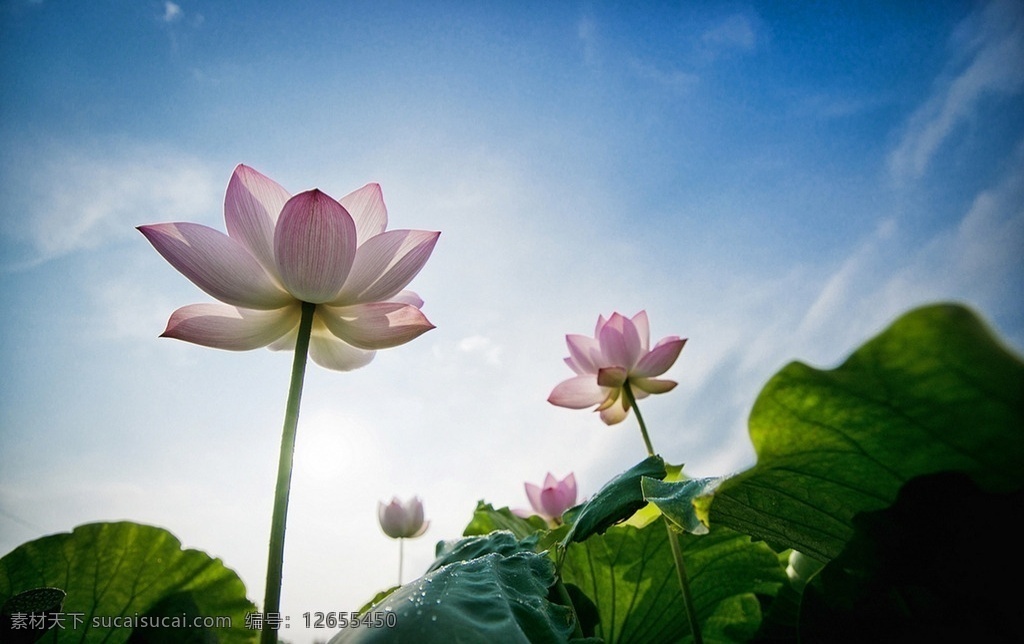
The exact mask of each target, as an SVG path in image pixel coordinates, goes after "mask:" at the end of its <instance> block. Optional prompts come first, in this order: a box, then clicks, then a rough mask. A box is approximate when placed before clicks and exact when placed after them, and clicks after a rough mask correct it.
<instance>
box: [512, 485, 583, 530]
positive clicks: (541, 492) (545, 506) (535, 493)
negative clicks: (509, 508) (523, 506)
mask: <svg viewBox="0 0 1024 644" xmlns="http://www.w3.org/2000/svg"><path fill="white" fill-rule="evenodd" d="M524 487H525V488H526V498H528V499H529V500H530V505H531V506H533V514H537V515H539V516H541V517H544V518H545V519H547V520H548V522H553V523H558V522H559V521H561V516H562V514H563V513H564V512H565V511H566V510H568V509H569V508H571V507H572V506H574V505H576V475H575V474H573V473H571V472H570V473H569V476H566V477H565V478H564V479H562V480H561V481H559V480H558V479H556V478H555V477H554V476H553V475H552V474H551V472H548V475H547V476H546V477H544V485H543V487H541V486H539V485H534V484H533V483H526V484H525V486H524ZM517 514H519V515H520V516H524V515H528V513H527V512H524V511H517Z"/></svg>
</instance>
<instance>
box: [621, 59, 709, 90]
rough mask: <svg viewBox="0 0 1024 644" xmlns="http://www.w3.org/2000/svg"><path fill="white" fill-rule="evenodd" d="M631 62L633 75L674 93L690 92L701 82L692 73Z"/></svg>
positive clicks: (637, 61) (635, 61)
mask: <svg viewBox="0 0 1024 644" xmlns="http://www.w3.org/2000/svg"><path fill="white" fill-rule="evenodd" d="M629 62H630V68H631V69H632V71H633V73H634V74H635V75H636V76H637V77H638V78H640V79H641V80H647V81H652V82H654V83H656V84H658V85H661V86H662V87H665V88H668V89H670V90H673V91H684V90H688V89H690V88H691V87H693V86H694V85H696V84H697V83H698V82H700V77H699V76H698V75H696V74H692V73H690V72H684V71H682V70H679V69H674V68H671V67H668V68H662V67H659V66H657V65H655V64H653V63H648V62H643V61H640V60H637V59H631V60H630V61H629Z"/></svg>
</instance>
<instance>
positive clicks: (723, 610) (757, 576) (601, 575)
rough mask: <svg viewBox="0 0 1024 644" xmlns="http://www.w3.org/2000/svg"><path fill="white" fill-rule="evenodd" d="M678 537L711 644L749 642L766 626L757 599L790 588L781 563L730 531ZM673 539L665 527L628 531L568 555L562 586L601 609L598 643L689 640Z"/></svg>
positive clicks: (598, 538) (614, 531) (612, 531)
mask: <svg viewBox="0 0 1024 644" xmlns="http://www.w3.org/2000/svg"><path fill="white" fill-rule="evenodd" d="M672 534H673V537H679V538H680V543H681V544H682V547H683V559H684V561H685V564H686V569H687V574H688V577H689V579H690V590H691V593H692V595H693V599H694V603H695V605H696V608H697V615H698V619H699V622H700V624H701V632H702V634H703V635H704V639H705V641H706V642H744V641H748V640H749V638H750V636H751V635H752V634H753V633H754V632H756V631H757V629H758V627H759V625H760V623H761V610H760V606H759V602H758V600H757V597H756V596H757V595H762V596H773V595H775V593H776V592H778V590H779V588H780V587H781V586H782V585H783V584H785V583H786V574H785V570H784V568H783V566H782V564H781V563H780V561H779V558H778V556H777V555H776V554H775V553H774V552H773V551H772V550H771V548H769V547H768V546H767V545H765V544H764V543H763V542H753V541H751V539H750V537H748V536H747V535H743V534H738V533H736V532H733V531H732V530H729V529H728V528H725V527H722V526H715V525H712V527H711V530H710V532H709V533H708V534H707V535H704V536H701V537H695V536H693V535H689V534H684V535H677V534H676V533H675V532H673V533H672ZM668 535H669V532H668V530H667V527H666V525H665V523H664V522H663V521H655V522H653V523H650V524H649V525H647V526H645V527H643V528H635V527H633V526H629V525H620V526H613V527H611V528H609V529H608V530H607V531H606V532H605V533H604V534H602V535H595V536H592V537H591V538H590V539H588V540H587V541H585V542H582V543H573V544H571V545H570V546H569V548H568V549H567V551H566V555H565V559H564V561H563V563H562V570H561V572H562V579H563V580H564V581H565V583H566V584H567V585H568V584H572V585H574V586H576V587H578V588H579V589H580V590H581V591H582V592H583V593H585V594H586V595H587V596H588V597H589V598H590V600H591V601H592V602H593V603H594V604H595V605H596V606H597V612H598V615H599V616H600V620H601V621H600V622H599V623H598V624H597V626H596V628H595V635H596V636H598V637H601V638H603V639H604V641H605V642H607V643H608V644H613V643H617V642H639V643H644V644H646V643H647V642H678V641H680V640H681V639H682V638H683V637H684V636H686V635H688V634H689V630H690V629H689V625H688V622H687V618H686V613H685V609H684V608H683V599H682V593H681V592H680V590H679V582H678V580H677V577H676V569H675V563H674V560H673V558H672V550H671V547H670V546H669V542H668Z"/></svg>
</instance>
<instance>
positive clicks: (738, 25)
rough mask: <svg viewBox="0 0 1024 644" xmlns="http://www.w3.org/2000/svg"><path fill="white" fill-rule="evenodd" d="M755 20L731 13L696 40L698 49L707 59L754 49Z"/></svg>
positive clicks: (755, 46) (756, 29)
mask: <svg viewBox="0 0 1024 644" xmlns="http://www.w3.org/2000/svg"><path fill="white" fill-rule="evenodd" d="M758 32H759V29H758V24H757V20H756V19H755V18H753V17H751V16H749V15H746V14H733V15H731V16H728V17H726V18H724V19H723V20H721V21H719V22H718V23H717V24H715V25H714V26H712V27H709V28H708V29H706V30H705V31H704V33H702V34H701V36H700V39H699V40H698V50H699V51H700V53H701V55H702V56H703V57H704V58H705V59H708V60H715V59H717V58H720V57H722V56H725V55H728V54H733V53H740V54H746V53H750V52H752V51H754V50H755V49H756V48H757V44H758V39H759V35H758Z"/></svg>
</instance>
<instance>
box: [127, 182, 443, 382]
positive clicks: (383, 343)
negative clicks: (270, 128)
mask: <svg viewBox="0 0 1024 644" xmlns="http://www.w3.org/2000/svg"><path fill="white" fill-rule="evenodd" d="M224 219H225V222H226V224H227V231H228V234H226V235H225V234H224V233H222V232H220V231H218V230H214V229H212V228H209V227H207V226H202V225H200V224H193V223H170V224H155V225H151V226H140V227H139V230H140V231H141V232H142V234H143V235H145V236H146V238H147V239H148V240H149V241H150V243H152V244H153V247H154V248H156V250H157V251H158V252H159V253H160V254H161V255H163V256H164V259H166V260H167V261H168V262H170V264H171V265H172V266H174V267H175V268H176V269H178V271H180V272H181V273H182V274H183V275H184V276H185V277H187V278H188V279H190V280H191V281H192V282H193V283H194V284H195V285H196V286H198V287H199V288H201V289H202V290H203V291H205V292H206V293H208V294H210V295H212V296H213V297H215V298H216V299H218V300H220V301H221V302H223V304H215V303H206V304H192V305H190V306H185V307H183V308H180V309H178V310H177V311H175V312H174V313H173V314H172V315H171V319H170V320H169V321H168V323H167V329H166V330H165V331H164V332H163V334H162V335H163V336H165V337H170V338H177V339H179V340H185V341H187V342H193V343H195V344H201V345H203V346H208V347H216V348H218V349H229V350H234V351H246V350H249V349H256V348H259V347H270V348H271V349H275V350H279V349H287V350H291V349H294V347H295V338H296V335H297V333H298V324H299V318H300V311H301V308H302V303H303V302H308V303H312V304H316V312H315V316H314V320H313V329H312V335H311V339H310V345H309V353H310V356H311V357H312V358H313V360H314V361H315V362H316V363H317V364H319V365H321V366H323V367H327V368H328V369H336V370H339V371H348V370H350V369H356V368H358V367H362V366H364V365H366V364H367V363H368V362H370V360H372V359H373V356H374V353H375V351H376V350H377V349H384V348H388V347H393V346H396V345H399V344H403V343H405V342H408V341H410V340H412V339H413V338H415V337H417V336H419V335H420V334H422V333H424V332H426V331H428V330H430V329H432V328H434V326H433V325H432V324H431V323H430V322H429V321H428V320H427V318H426V317H425V316H424V315H423V313H422V312H421V311H420V307H421V306H423V300H421V299H420V298H419V296H418V295H416V294H415V293H413V292H412V291H405V290H403V289H404V288H405V286H406V285H407V284H408V283H409V282H410V281H412V278H413V277H415V276H416V274H417V273H419V271H420V269H421V268H423V265H424V264H425V263H426V261H427V258H429V257H430V253H431V252H432V251H433V249H434V244H435V243H436V242H437V238H438V235H440V233H437V232H428V231H423V230H390V231H387V232H385V228H386V227H387V209H386V208H385V207H384V199H383V197H382V196H381V190H380V186H379V185H377V184H375V183H371V184H367V185H366V186H363V187H362V188H360V189H359V190H356V191H355V192H353V193H351V194H349V195H347V196H345V197H343V198H342V199H340V200H337V201H336V200H334V199H332V198H331V197H329V196H327V195H326V194H324V193H322V192H320V191H319V190H309V191H307V192H302V193H300V194H297V195H295V196H291V195H290V194H289V193H288V192H287V191H286V190H285V189H284V188H282V187H281V186H280V185H278V184H277V183H276V182H274V181H273V180H271V179H269V178H267V177H265V176H263V175H262V174H260V173H259V172H257V171H255V170H253V169H252V168H249V167H247V166H244V165H239V166H238V167H237V168H235V171H234V174H232V176H231V181H230V182H229V183H228V188H227V195H226V197H225V199H224Z"/></svg>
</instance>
